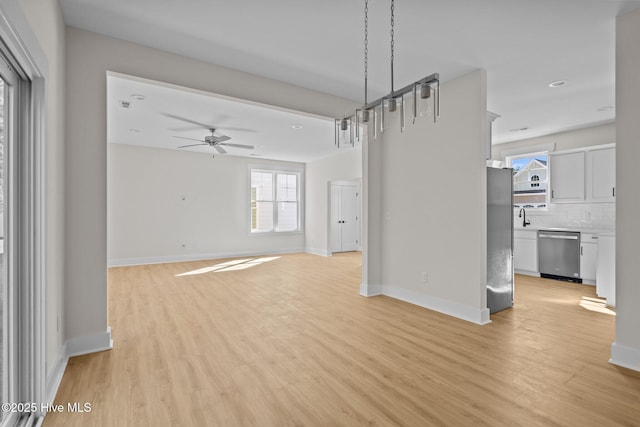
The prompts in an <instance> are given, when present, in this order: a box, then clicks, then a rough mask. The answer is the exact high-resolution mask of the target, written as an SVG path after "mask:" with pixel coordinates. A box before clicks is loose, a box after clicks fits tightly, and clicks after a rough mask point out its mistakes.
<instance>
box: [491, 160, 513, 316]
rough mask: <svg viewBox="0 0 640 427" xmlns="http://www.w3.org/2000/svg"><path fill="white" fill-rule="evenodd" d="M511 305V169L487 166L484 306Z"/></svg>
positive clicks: (497, 309)
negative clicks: (485, 299) (485, 285)
mask: <svg viewBox="0 0 640 427" xmlns="http://www.w3.org/2000/svg"><path fill="white" fill-rule="evenodd" d="M512 306H513V169H497V168H491V167H488V168H487V307H488V308H489V310H490V311H491V313H496V312H498V311H501V310H504V309H506V308H509V307H512Z"/></svg>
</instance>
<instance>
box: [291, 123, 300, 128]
mask: <svg viewBox="0 0 640 427" xmlns="http://www.w3.org/2000/svg"><path fill="white" fill-rule="evenodd" d="M291 129H302V125H299V124H293V125H291Z"/></svg>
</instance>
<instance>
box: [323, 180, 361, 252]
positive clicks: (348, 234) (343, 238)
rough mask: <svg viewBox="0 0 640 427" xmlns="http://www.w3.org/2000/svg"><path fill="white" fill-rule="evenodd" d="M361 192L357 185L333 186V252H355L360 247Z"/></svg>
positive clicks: (331, 235)
mask: <svg viewBox="0 0 640 427" xmlns="http://www.w3.org/2000/svg"><path fill="white" fill-rule="evenodd" d="M359 192H360V190H359V186H358V185H357V184H332V185H331V203H330V205H331V207H330V209H331V213H330V229H329V234H330V239H331V244H330V247H331V252H347V251H355V250H358V249H359V247H360V199H359V198H360V193H359Z"/></svg>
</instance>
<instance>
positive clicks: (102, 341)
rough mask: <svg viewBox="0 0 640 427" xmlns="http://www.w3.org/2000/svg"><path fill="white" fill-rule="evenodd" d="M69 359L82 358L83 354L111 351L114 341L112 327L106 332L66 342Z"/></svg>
mask: <svg viewBox="0 0 640 427" xmlns="http://www.w3.org/2000/svg"><path fill="white" fill-rule="evenodd" d="M65 347H66V348H67V352H66V353H67V357H73V356H81V355H83V354H89V353H97V352H98V351H104V350H111V349H112V348H113V339H111V326H108V327H107V330H106V331H105V332H101V333H99V334H94V335H85V336H83V337H78V338H72V339H70V340H67V342H65Z"/></svg>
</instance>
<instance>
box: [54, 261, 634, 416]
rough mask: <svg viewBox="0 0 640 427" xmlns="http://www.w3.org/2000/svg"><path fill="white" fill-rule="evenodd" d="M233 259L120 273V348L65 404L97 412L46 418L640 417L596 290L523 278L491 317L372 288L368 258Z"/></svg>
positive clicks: (68, 391)
mask: <svg viewBox="0 0 640 427" xmlns="http://www.w3.org/2000/svg"><path fill="white" fill-rule="evenodd" d="M221 262H223V261H219V260H218V261H208V262H207V261H202V262H188V263H177V264H164V265H154V266H141V267H125V268H113V269H110V270H109V324H110V325H111V326H112V331H113V338H114V349H113V350H112V351H107V352H102V353H98V354H91V355H86V356H81V357H76V358H73V359H71V360H70V361H69V365H68V367H67V370H66V373H65V376H64V378H63V380H62V384H61V386H60V390H59V392H58V395H57V398H56V403H62V404H65V405H66V403H67V402H89V403H91V405H92V411H91V412H90V413H84V414H69V413H61V414H50V415H48V416H47V418H46V421H45V423H44V425H45V426H48V427H51V426H65V427H69V426H83V427H84V426H114V427H115V426H118V427H120V426H135V427H138V426H225V427H228V426H354V425H381V426H387V425H389V426H391V425H393V426H396V425H398V426H400V425H402V426H429V425H438V426H466V425H491V426H518V425H521V426H537V425H539V426H616V425H626V426H631V425H635V426H638V425H640V374H639V373H637V372H633V371H630V370H626V369H624V368H619V367H616V366H613V365H611V364H609V363H607V360H608V359H609V354H610V345H611V342H612V341H613V340H614V317H613V315H611V314H607V313H606V309H605V310H603V309H604V307H603V305H602V303H601V302H599V301H598V300H597V299H595V294H594V288H593V287H590V286H584V285H576V284H571V283H562V282H556V281H550V280H544V279H534V278H529V277H524V276H518V277H517V279H516V306H515V307H514V308H513V309H509V310H506V311H503V312H501V313H498V314H496V315H493V316H492V320H493V322H492V323H491V324H489V325H486V326H477V325H474V324H471V323H468V322H464V321H462V320H458V319H455V318H452V317H448V316H445V315H442V314H438V313H435V312H431V311H428V310H426V309H423V308H420V307H417V306H413V305H410V304H407V303H403V302H400V301H397V300H394V299H391V298H388V297H373V298H364V297H361V296H359V295H358V289H359V282H360V264H361V260H360V256H359V255H358V254H354V253H348V254H340V255H337V256H334V257H330V258H323V257H318V256H314V255H308V254H294V255H284V256H281V257H278V258H277V259H274V260H271V261H266V262H262V263H259V262H254V263H243V264H239V265H238V267H235V268H236V269H235V270H233V269H232V271H229V270H228V269H227V270H225V269H221V268H220V267H219V266H218V267H212V266H215V265H216V264H220V263H221ZM244 266H246V267H247V268H244ZM206 267H211V268H209V270H215V271H208V272H202V274H193V275H186V276H177V275H179V274H182V273H186V272H191V271H194V270H198V269H203V268H206ZM240 268H244V269H240ZM594 310H603V311H605V312H600V311H594Z"/></svg>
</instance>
